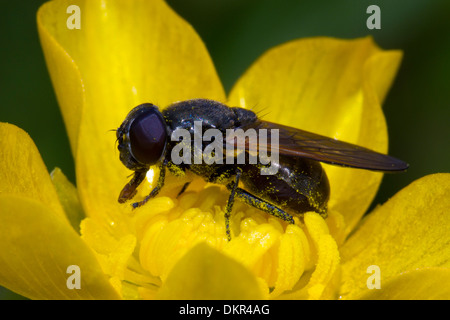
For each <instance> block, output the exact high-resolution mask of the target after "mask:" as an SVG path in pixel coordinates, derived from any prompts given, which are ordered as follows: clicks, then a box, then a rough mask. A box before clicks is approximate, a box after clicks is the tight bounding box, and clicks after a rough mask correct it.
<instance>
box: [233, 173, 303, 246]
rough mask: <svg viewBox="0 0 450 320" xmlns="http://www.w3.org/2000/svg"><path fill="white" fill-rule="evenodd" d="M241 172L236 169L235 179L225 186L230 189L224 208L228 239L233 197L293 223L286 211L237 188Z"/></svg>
mask: <svg viewBox="0 0 450 320" xmlns="http://www.w3.org/2000/svg"><path fill="white" fill-rule="evenodd" d="M241 174H242V171H241V170H240V169H237V171H236V178H235V180H234V181H233V182H231V183H230V184H228V185H227V188H228V189H229V190H230V191H231V193H230V197H229V198H228V202H227V206H226V208H225V229H226V233H227V238H228V241H230V240H231V231H230V216H231V210H232V209H233V204H234V198H235V197H237V198H238V199H240V200H242V201H243V202H245V203H246V204H248V205H250V206H252V207H255V208H256V209H259V210H261V211H264V212H267V213H269V214H271V215H273V216H275V217H277V218H279V219H281V220H284V221H287V222H289V223H290V224H294V218H293V217H292V216H291V215H290V214H289V213H287V212H286V211H284V210H281V209H280V208H278V207H276V206H274V205H272V204H270V203H269V202H267V201H265V200H263V199H260V198H258V197H256V196H254V195H252V194H251V193H249V192H247V191H245V190H244V189H242V188H239V187H238V184H239V178H240V177H241Z"/></svg>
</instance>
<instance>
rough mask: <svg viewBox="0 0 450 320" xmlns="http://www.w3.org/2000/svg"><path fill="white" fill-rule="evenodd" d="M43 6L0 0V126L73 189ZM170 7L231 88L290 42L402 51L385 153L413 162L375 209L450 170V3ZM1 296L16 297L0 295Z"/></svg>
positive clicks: (195, 1) (403, 0) (343, 0)
mask: <svg viewBox="0 0 450 320" xmlns="http://www.w3.org/2000/svg"><path fill="white" fill-rule="evenodd" d="M43 2H45V1H38V0H25V1H4V0H1V4H2V5H1V8H0V40H1V42H0V43H1V46H2V50H1V52H0V65H1V67H0V121H2V122H10V123H13V124H15V125H17V126H19V127H21V128H22V129H24V130H25V131H27V132H28V133H29V134H30V136H31V137H32V139H33V140H34V142H35V143H36V145H37V147H38V149H39V150H40V152H41V155H42V157H43V159H44V162H45V164H46V165H47V168H48V170H49V171H51V170H52V169H53V168H54V167H55V166H57V167H60V168H61V169H62V170H63V172H64V173H65V174H66V175H67V176H68V177H69V179H70V180H71V181H72V182H75V174H74V163H73V159H72V156H71V153H70V148H69V143H68V139H67V135H66V132H65V128H64V124H63V122H62V117H61V114H60V111H59V108H58V105H57V102H56V99H55V95H54V92H53V89H52V86H51V83H50V79H49V76H48V72H47V70H46V66H45V61H44V58H43V54H42V51H41V48H40V44H39V39H38V35H37V30H36V18H35V16H36V11H37V9H38V7H39V6H40V4H42V3H43ZM168 3H169V4H170V5H171V6H172V8H174V9H175V11H177V12H178V13H179V14H180V15H181V16H183V17H184V18H185V19H186V20H187V21H189V22H190V23H191V24H192V25H193V26H194V28H195V29H196V30H197V32H198V33H199V34H200V36H201V37H202V38H203V40H204V41H205V43H206V46H207V48H208V50H209V52H210V54H211V56H212V58H213V60H214V63H215V65H216V68H217V70H218V73H219V75H220V77H221V79H222V81H223V83H224V86H225V89H226V90H227V91H229V90H230V88H231V87H232V85H233V83H234V82H235V81H236V80H237V79H238V78H239V76H240V75H241V74H242V73H243V72H244V71H245V70H246V68H247V67H248V66H249V65H250V64H251V63H252V62H253V61H254V60H255V59H256V58H257V57H259V56H260V55H261V54H262V53H263V52H264V51H266V50H267V49H269V48H271V47H273V46H275V45H277V44H281V43H283V42H286V41H289V40H292V39H297V38H302V37H311V36H330V37H338V38H356V37H363V36H366V35H372V36H373V37H374V39H375V41H376V42H377V44H378V45H379V46H380V47H382V48H383V49H401V50H403V52H404V59H403V62H402V65H401V68H400V70H399V73H398V76H397V78H396V80H395V83H394V85H393V87H392V88H391V90H390V93H389V95H388V97H387V99H386V101H385V103H384V106H383V109H384V112H385V115H386V120H387V123H388V129H389V141H390V146H389V153H390V154H391V155H394V156H396V157H398V158H400V159H403V160H405V161H407V162H408V163H409V164H410V169H409V170H408V171H407V173H403V174H395V175H385V177H384V179H383V183H382V185H381V187H380V192H379V193H378V195H377V197H376V199H375V201H374V205H376V204H380V203H383V202H385V201H386V200H388V199H389V198H390V197H391V196H392V195H394V194H395V192H397V191H398V190H400V189H401V188H403V187H405V186H406V185H408V184H409V183H411V182H412V181H414V180H416V179H418V178H420V177H422V176H424V175H427V174H431V173H436V172H450V148H449V147H450V143H449V142H450V81H449V80H450V19H449V15H450V1H448V0H396V1H392V0H391V1H389V0H386V1H377V0H372V1H365V0H339V1H323V0H309V1H298V0H297V1H294V0H281V1H273V0H227V1H221V0H214V1H211V0H192V1H189V0H170V1H168ZM372 4H375V5H378V6H379V7H380V9H381V30H369V29H367V27H366V20H367V18H368V17H369V14H367V13H366V9H367V7H368V6H369V5H372ZM131 107H132V106H130V108H131ZM0 139H1V138H0ZM111 144H114V140H111ZM0 152H1V150H0ZM424 214H426V213H424ZM0 223H1V221H0ZM0 298H3V299H13V298H17V296H16V295H14V294H12V293H10V292H8V291H7V290H5V289H2V288H0Z"/></svg>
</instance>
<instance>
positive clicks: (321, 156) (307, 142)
mask: <svg viewBox="0 0 450 320" xmlns="http://www.w3.org/2000/svg"><path fill="white" fill-rule="evenodd" d="M251 128H253V129H255V130H256V132H258V133H259V129H266V130H267V131H266V132H267V144H266V145H264V144H261V143H259V144H258V145H255V143H254V142H252V141H251V139H247V141H246V144H245V147H246V148H248V149H247V150H264V149H265V148H266V149H269V150H268V151H270V150H271V145H272V144H273V143H274V142H276V141H273V140H272V138H273V137H276V136H274V134H273V132H278V147H279V148H278V149H279V150H278V152H279V154H280V155H285V156H293V157H302V158H308V159H312V160H317V161H320V162H324V163H329V164H333V165H339V166H344V167H352V168H360V169H366V170H374V171H383V172H396V171H404V170H406V169H407V168H408V164H407V163H406V162H404V161H402V160H399V159H396V158H394V157H391V156H388V155H385V154H381V153H378V152H375V151H372V150H369V149H367V148H363V147H360V146H357V145H354V144H351V143H347V142H343V141H339V140H336V139H333V138H329V137H325V136H321V135H318V134H315V133H311V132H308V131H303V130H300V129H296V128H292V127H288V126H283V125H280V124H276V123H272V122H268V121H262V120H258V121H256V122H255V123H253V124H252V125H251ZM246 129H249V128H244V130H246ZM273 130H277V131H273ZM259 141H260V139H258V142H259ZM227 143H230V141H229V140H227ZM234 144H236V140H235V142H234ZM267 146H268V148H267ZM256 148H258V149H256ZM272 148H273V146H272Z"/></svg>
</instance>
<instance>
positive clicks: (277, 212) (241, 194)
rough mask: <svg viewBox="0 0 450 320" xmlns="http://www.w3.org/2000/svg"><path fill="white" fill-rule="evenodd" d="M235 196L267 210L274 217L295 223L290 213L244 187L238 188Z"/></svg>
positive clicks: (262, 209)
mask: <svg viewBox="0 0 450 320" xmlns="http://www.w3.org/2000/svg"><path fill="white" fill-rule="evenodd" d="M235 196H236V197H238V198H239V199H240V200H242V201H244V202H245V203H246V204H248V205H250V206H252V207H255V208H256V209H259V210H261V211H264V212H267V213H269V214H271V215H273V216H274V217H277V218H279V219H281V220H283V221H286V222H289V223H290V224H294V218H293V217H292V216H291V215H290V214H289V213H287V212H286V211H284V210H281V209H280V208H278V207H277V206H274V205H273V204H270V203H269V202H267V201H265V200H263V199H260V198H258V197H257V196H254V195H252V194H251V193H249V192H247V191H245V190H244V189H241V188H237V189H236V194H235Z"/></svg>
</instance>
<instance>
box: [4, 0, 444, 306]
mask: <svg viewBox="0 0 450 320" xmlns="http://www.w3.org/2000/svg"><path fill="white" fill-rule="evenodd" d="M73 4H75V5H77V6H78V7H79V8H80V18H81V29H69V28H68V27H67V25H66V19H67V18H68V16H69V15H68V14H67V13H66V12H67V8H68V7H69V5H73ZM38 28H39V35H40V38H41V43H42V46H43V49H44V53H45V57H46V61H47V64H48V69H49V71H50V75H51V79H52V82H53V85H54V87H55V91H56V95H57V98H58V102H59V104H60V107H61V111H62V114H63V117H64V121H65V124H66V127H67V132H68V135H69V140H70V144H71V150H72V153H73V156H74V159H75V163H76V178H77V187H76V188H75V187H74V186H73V185H72V184H71V183H70V182H69V181H68V180H67V179H66V178H65V177H64V175H63V174H62V172H61V171H60V170H58V169H55V170H54V171H53V172H52V174H51V176H49V175H48V173H47V170H46V168H45V165H44V164H43V162H42V159H41V157H40V155H39V152H38V150H37V149H36V147H35V145H34V144H33V142H32V141H31V139H30V137H29V136H28V135H27V134H26V133H25V132H23V131H22V130H21V129H19V128H17V127H15V126H14V125H10V124H5V123H3V124H1V125H0V133H1V136H2V139H1V140H0V144H1V145H0V148H1V150H2V152H1V153H0V167H1V168H0V216H1V224H0V246H1V250H0V284H1V285H3V286H5V287H7V288H9V289H11V290H13V291H15V292H18V293H20V294H22V295H24V296H26V297H30V298H37V299H60V298H67V299H72V298H81V299H87V298H97V299H99V298H102V299H120V298H126V299H135V298H144V299H146V298H157V299H158V298H159V299H177V298H183V299H266V298H272V299H331V298H338V297H340V298H345V299H353V298H450V289H449V288H448V286H446V285H445V284H446V283H448V282H449V280H450V272H449V265H450V259H449V258H450V250H449V249H448V248H447V246H448V243H449V242H450V234H449V233H448V228H449V226H450V216H449V215H448V214H446V213H448V209H449V208H450V197H449V194H450V175H449V174H436V175H431V176H427V177H424V178H422V179H420V180H418V181H416V182H414V183H413V184H411V185H410V186H408V187H406V188H405V189H404V190H402V191H400V192H399V193H398V194H397V195H395V196H394V197H393V198H392V199H391V200H389V201H388V202H387V203H386V204H384V205H382V206H380V207H378V208H376V209H375V211H374V212H372V213H371V214H370V215H368V216H367V218H365V219H362V220H361V218H362V216H363V215H364V213H365V212H366V210H367V208H368V206H369V205H370V203H371V201H372V200H373V197H374V195H375V193H376V191H377V189H378V186H379V184H380V181H381V178H382V174H380V173H375V172H369V171H364V170H354V169H346V168H338V167H333V166H325V167H326V171H327V174H328V176H329V180H330V185H331V198H330V201H329V217H328V218H327V219H326V220H324V219H322V218H321V217H320V216H319V215H317V214H316V213H312V212H309V213H306V214H305V215H304V218H303V219H299V218H296V224H295V225H288V224H286V223H285V222H283V221H280V220H279V219H276V218H274V217H271V216H269V215H267V214H265V213H263V212H260V211H258V210H256V209H253V208H250V207H248V206H246V205H245V204H242V203H239V202H236V204H235V208H234V210H233V213H232V217H231V230H232V240H231V241H227V238H226V234H225V224H224V216H223V212H224V206H225V203H226V200H227V198H228V192H227V191H226V190H225V189H224V188H222V187H221V186H216V185H207V184H205V183H204V182H202V181H200V180H199V179H196V180H194V182H193V183H192V185H191V186H190V188H189V189H188V191H187V192H185V193H183V194H182V195H181V196H180V197H178V198H177V197H176V195H177V193H178V192H179V190H180V187H181V186H182V185H183V184H184V183H185V182H186V180H184V179H178V178H175V177H170V176H169V177H168V181H167V182H166V186H165V187H164V189H163V191H162V193H161V194H160V195H159V196H158V197H156V198H155V199H152V200H151V201H149V202H148V203H147V204H146V205H145V206H143V207H140V208H138V209H136V210H134V211H132V210H131V207H130V204H119V203H118V202H117V197H118V194H119V192H120V190H121V189H122V187H123V186H124V185H125V184H126V183H127V176H128V175H129V174H130V171H128V170H127V169H126V168H125V167H124V166H123V165H122V163H121V162H120V160H119V156H118V152H117V151H116V150H115V148H114V140H115V136H114V135H112V134H110V133H109V132H108V130H110V129H112V128H117V127H118V126H119V125H120V123H121V122H122V121H123V119H124V118H125V116H126V115H127V113H128V111H129V110H130V109H131V108H132V107H134V106H136V105H138V104H140V103H143V102H152V103H154V104H156V105H158V106H160V107H165V106H167V105H168V104H170V103H172V102H175V101H179V100H186V99H191V98H209V99H214V100H218V101H221V102H224V103H226V104H228V105H232V106H241V107H245V108H253V109H255V110H256V111H258V110H264V114H267V116H266V118H268V119H270V120H271V121H273V122H278V123H282V124H285V125H290V126H294V127H299V128H302V129H305V130H308V131H312V132H316V133H319V134H323V135H327V136H331V137H336V138H338V139H341V140H344V141H349V142H353V143H356V144H358V145H362V146H365V147H368V148H370V149H374V150H376V151H379V152H386V151H387V128H386V123H385V120H384V116H383V113H382V110H381V107H380V105H381V103H382V101H383V100H384V97H385V95H386V93H387V90H388V89H389V87H390V84H391V81H392V79H393V77H394V75H395V72H396V69H397V67H398V64H399V61H400V59H401V53H400V52H398V51H383V50H381V49H379V48H378V47H377V46H376V45H375V44H374V43H373V41H372V39H370V38H363V39H356V40H337V39H330V38H313V39H303V40H297V41H292V42H289V43H287V44H284V45H281V46H278V47H275V48H273V49H271V50H270V51H268V52H267V53H265V54H264V55H263V56H262V57H261V58H260V59H258V60H257V61H256V62H255V63H254V64H253V65H252V66H251V67H250V68H249V70H248V71H247V72H246V73H245V74H244V75H243V76H242V77H241V78H240V79H239V81H238V82H237V83H236V84H235V86H234V87H233V89H232V90H231V92H230V93H229V94H228V95H227V96H226V95H225V92H224V90H223V88H222V85H221V83H220V80H219V78H218V76H217V73H216V71H215V69H214V66H213V63H212V61H211V59H210V57H209V55H208V53H207V51H206V48H205V46H204V44H203V43H202V41H201V39H200V38H199V37H198V35H197V34H196V33H195V31H194V30H193V29H192V27H191V26H189V25H188V24H187V23H186V22H185V21H184V20H182V19H181V18H180V17H179V16H177V15H176V14H175V13H174V12H173V11H172V10H171V9H170V8H169V7H168V6H167V5H166V4H165V3H164V2H162V1H159V0H154V1H133V0H127V1H106V0H104V1H100V0H98V1H96V0H89V1H52V2H48V3H46V4H45V5H43V6H42V7H41V8H40V10H39V12H38ZM150 173H151V174H153V176H157V174H158V172H157V170H156V169H155V170H152V171H150ZM151 177H152V176H151V175H149V182H148V183H146V185H143V186H142V187H141V188H140V190H139V192H138V194H137V195H136V198H137V199H140V198H142V197H144V196H145V195H146V194H148V192H149V190H151V187H152V179H151ZM70 266H77V267H79V269H78V270H79V271H80V273H79V274H78V276H79V278H78V280H80V288H72V287H71V286H70V283H69V282H70V281H72V280H73V278H72V277H71V276H72V275H74V274H72V271H70V270H72V269H68V268H69V267H70ZM371 266H375V267H376V268H375V269H374V270H375V271H376V272H378V276H379V279H380V281H381V289H372V290H370V289H369V287H371V284H372V283H371V282H370V281H372V279H375V278H372V276H377V274H374V275H372V274H371V273H368V268H369V267H371ZM377 268H378V269H377ZM369 270H372V269H369ZM375 280H376V279H375ZM74 281H75V282H76V281H77V280H76V279H75V280H74ZM375 282H376V281H375Z"/></svg>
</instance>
